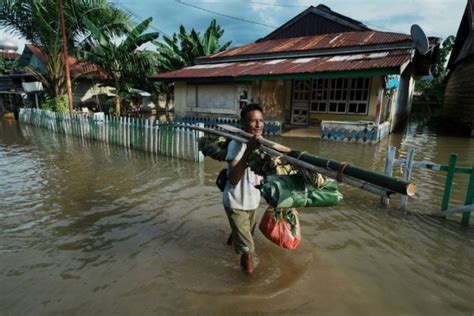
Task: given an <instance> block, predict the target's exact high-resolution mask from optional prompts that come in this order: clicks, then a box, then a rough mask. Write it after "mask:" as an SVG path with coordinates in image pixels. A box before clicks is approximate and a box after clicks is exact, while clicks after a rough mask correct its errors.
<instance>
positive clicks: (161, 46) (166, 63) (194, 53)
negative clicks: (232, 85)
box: [154, 19, 232, 72]
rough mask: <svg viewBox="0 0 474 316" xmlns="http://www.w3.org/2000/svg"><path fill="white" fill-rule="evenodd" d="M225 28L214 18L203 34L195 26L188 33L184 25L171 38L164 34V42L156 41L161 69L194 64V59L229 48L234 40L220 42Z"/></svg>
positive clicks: (172, 68) (167, 69)
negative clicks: (221, 43)
mask: <svg viewBox="0 0 474 316" xmlns="http://www.w3.org/2000/svg"><path fill="white" fill-rule="evenodd" d="M223 35H224V30H222V29H221V27H220V26H219V25H218V24H217V21H216V20H215V19H213V20H212V21H211V23H210V24H209V26H208V27H207V29H206V31H205V32H204V35H202V36H201V34H200V33H199V32H197V31H196V30H195V29H194V28H193V29H191V32H190V33H189V34H188V33H187V32H186V29H185V27H184V26H183V25H181V26H180V27H179V33H178V34H176V33H173V36H172V37H171V38H169V37H167V36H163V40H164V42H154V44H155V45H156V46H157V51H158V64H157V66H158V67H159V69H160V71H162V72H164V71H171V70H176V69H180V68H182V67H184V66H191V65H194V59H195V58H196V57H200V56H207V55H211V54H214V53H217V52H222V51H224V50H226V49H227V48H229V46H230V45H231V44H232V41H229V42H226V43H224V44H223V45H220V44H219V40H220V38H221V37H222V36H223Z"/></svg>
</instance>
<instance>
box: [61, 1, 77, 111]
mask: <svg viewBox="0 0 474 316" xmlns="http://www.w3.org/2000/svg"><path fill="white" fill-rule="evenodd" d="M59 19H60V20H61V33H62V37H63V59H64V67H65V68H66V86H67V97H68V99H69V112H70V113H72V112H73V110H74V108H73V105H72V86H71V73H70V69H69V60H68V57H69V56H68V53H67V37H66V26H65V24H64V7H63V0H59Z"/></svg>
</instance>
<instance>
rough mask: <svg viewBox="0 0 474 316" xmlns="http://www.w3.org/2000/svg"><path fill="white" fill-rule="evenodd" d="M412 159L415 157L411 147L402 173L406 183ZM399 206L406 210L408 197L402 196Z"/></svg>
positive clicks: (410, 170)
mask: <svg viewBox="0 0 474 316" xmlns="http://www.w3.org/2000/svg"><path fill="white" fill-rule="evenodd" d="M414 157H415V150H414V149H413V147H408V151H407V158H406V166H405V168H404V171H403V179H404V180H405V181H407V182H408V181H410V179H411V173H412V169H413V159H414ZM400 206H401V208H402V209H406V208H407V207H408V196H406V195H402V198H401V201H400Z"/></svg>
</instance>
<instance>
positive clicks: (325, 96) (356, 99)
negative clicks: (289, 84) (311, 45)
mask: <svg viewBox="0 0 474 316" xmlns="http://www.w3.org/2000/svg"><path fill="white" fill-rule="evenodd" d="M306 81H307V80H295V89H294V93H295V95H294V100H297V97H298V98H300V99H298V100H300V101H304V100H307V99H304V98H305V97H306V95H304V91H300V90H299V89H298V88H300V87H304V86H301V84H302V83H303V82H306ZM296 93H297V94H296ZM306 94H308V92H307V90H306ZM369 94H370V78H333V79H320V78H318V79H313V80H312V81H311V90H310V96H311V100H310V105H311V107H310V108H311V112H313V113H334V114H356V115H366V114H367V113H368V108H369Z"/></svg>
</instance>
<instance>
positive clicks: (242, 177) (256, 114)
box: [222, 104, 265, 273]
mask: <svg viewBox="0 0 474 316" xmlns="http://www.w3.org/2000/svg"><path fill="white" fill-rule="evenodd" d="M240 121H241V124H242V128H243V129H244V130H245V131H246V132H247V133H251V134H253V135H254V138H253V139H251V140H249V142H248V143H247V144H243V143H239V142H237V141H235V140H232V141H231V142H230V143H229V146H228V148H227V155H226V158H225V160H226V161H227V162H228V166H227V176H228V181H227V184H226V186H225V189H224V193H223V196H222V203H223V204H224V208H225V211H226V214H227V217H228V219H229V223H230V227H231V228H232V242H233V243H234V249H235V252H236V253H237V254H239V255H241V257H240V264H241V265H242V268H243V269H244V270H245V271H246V272H248V273H252V272H253V270H254V268H255V264H254V259H253V255H254V251H255V246H254V242H253V237H252V235H253V232H254V230H255V226H256V218H255V210H256V208H257V207H258V205H259V204H260V191H259V190H258V189H256V188H255V186H256V185H258V184H259V183H260V179H261V177H260V176H258V175H256V174H255V173H254V172H253V171H252V170H250V168H249V167H248V166H247V159H248V157H249V155H250V154H251V153H252V151H253V150H254V149H256V148H257V147H258V139H259V138H260V137H262V133H263V126H264V124H265V122H264V120H263V110H262V108H261V107H260V106H259V105H257V104H248V105H245V106H244V107H243V108H242V110H241V112H240Z"/></svg>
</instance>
